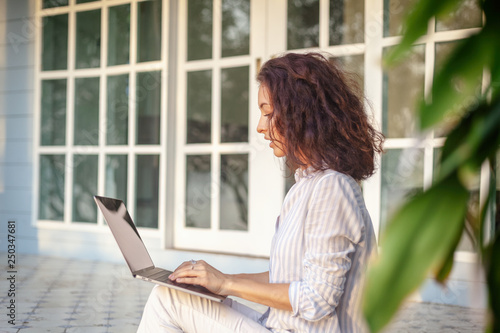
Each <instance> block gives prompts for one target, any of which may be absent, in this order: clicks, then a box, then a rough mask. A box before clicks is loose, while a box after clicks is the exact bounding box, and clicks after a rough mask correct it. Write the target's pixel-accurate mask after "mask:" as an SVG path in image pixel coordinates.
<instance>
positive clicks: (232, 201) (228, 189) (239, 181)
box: [220, 154, 248, 230]
mask: <svg viewBox="0 0 500 333" xmlns="http://www.w3.org/2000/svg"><path fill="white" fill-rule="evenodd" d="M220 229H222V230H248V155H247V154H234V155H222V156H221V175H220Z"/></svg>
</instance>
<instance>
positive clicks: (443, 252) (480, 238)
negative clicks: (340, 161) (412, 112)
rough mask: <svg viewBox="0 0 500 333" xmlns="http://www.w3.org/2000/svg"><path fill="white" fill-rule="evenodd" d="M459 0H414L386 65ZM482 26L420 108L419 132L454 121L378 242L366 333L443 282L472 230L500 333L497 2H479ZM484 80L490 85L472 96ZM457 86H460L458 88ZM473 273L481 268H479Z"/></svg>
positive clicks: (491, 325)
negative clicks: (473, 200)
mask: <svg viewBox="0 0 500 333" xmlns="http://www.w3.org/2000/svg"><path fill="white" fill-rule="evenodd" d="M462 3H463V1H462V0H439V1H435V0H419V1H417V3H416V4H415V6H414V7H413V8H412V10H411V11H410V12H409V14H408V15H407V17H406V20H405V26H404V28H403V37H402V40H401V43H400V44H399V45H398V46H397V47H396V48H394V50H392V52H391V53H389V54H388V56H387V57H386V59H385V62H386V66H391V65H393V64H395V63H397V62H398V61H400V60H401V59H403V58H404V57H405V55H407V54H408V53H409V52H410V49H411V46H412V45H413V44H414V43H415V42H416V41H417V40H418V39H419V38H420V37H421V36H423V35H425V34H426V33H427V29H428V22H429V20H430V19H431V18H433V17H436V18H440V17H443V16H445V15H446V14H448V13H450V12H451V11H454V10H455V9H456V8H458V6H460V5H461V4H462ZM479 6H480V7H481V9H482V10H483V12H484V18H485V21H484V25H483V26H482V28H481V29H480V30H479V32H478V33H476V34H473V35H471V36H469V37H468V38H466V39H464V40H462V41H461V43H460V44H459V45H458V46H457V47H456V49H455V50H454V52H453V53H452V54H451V55H450V56H449V58H448V59H447V61H446V62H445V64H444V65H443V67H442V69H441V70H440V71H439V72H438V73H436V77H435V79H434V83H433V87H432V89H431V93H430V96H428V97H427V98H426V99H425V100H423V101H421V103H420V105H419V120H420V128H421V131H422V132H424V133H425V132H426V131H428V130H430V129H432V128H435V127H436V126H438V125H439V126H442V125H443V124H445V123H447V120H448V119H450V118H453V119H458V121H457V122H456V124H455V125H454V126H453V127H452V128H451V129H450V130H449V132H448V135H447V139H446V141H445V144H444V147H443V150H442V155H441V159H440V161H439V168H438V174H437V176H436V178H435V181H434V184H433V185H432V187H430V188H429V189H428V190H426V191H425V192H423V193H420V194H417V195H416V196H414V197H413V198H411V199H410V200H409V201H408V202H406V203H405V204H404V205H403V207H402V208H401V209H400V210H399V211H398V212H397V213H396V214H395V215H394V216H393V217H392V218H391V220H390V221H389V222H388V224H387V228H386V230H385V231H384V233H383V234H382V236H381V243H380V245H381V251H380V255H379V257H378V260H377V261H376V262H375V263H373V265H372V266H371V267H370V269H369V272H368V277H367V284H366V293H365V300H364V313H365V317H366V319H367V323H368V326H369V327H370V330H371V331H372V332H378V331H380V330H381V328H382V327H383V326H384V325H386V324H387V323H388V322H389V321H390V319H391V318H392V316H393V315H394V314H395V312H396V311H397V309H398V307H399V306H400V305H401V303H402V301H403V300H404V299H405V298H406V297H407V296H408V295H409V294H410V293H411V292H413V291H415V290H416V289H417V288H418V287H419V285H420V284H421V283H422V282H423V281H424V279H425V278H426V276H428V274H429V272H432V273H433V274H434V277H435V278H436V280H438V281H440V282H444V281H445V280H446V278H447V277H448V275H449V273H450V271H451V269H452V266H453V254H454V251H455V249H456V247H457V245H458V243H459V241H460V238H461V236H462V234H463V232H464V230H465V229H466V223H469V224H470V225H469V226H468V227H472V230H474V237H475V239H476V244H477V245H478V247H479V253H480V254H481V256H482V265H483V268H484V271H485V275H486V278H487V284H488V293H489V317H488V327H487V332H500V232H499V230H490V233H491V235H492V236H491V235H490V237H488V239H486V237H485V236H486V235H487V234H486V233H487V231H486V229H487V227H486V225H488V222H487V219H492V218H493V219H494V210H495V195H496V181H495V159H496V152H497V150H498V147H499V145H500V1H498V0H481V1H480V2H479ZM483 73H485V77H486V78H487V79H486V80H485V81H488V83H487V84H486V87H483V88H484V89H482V90H481V91H480V92H478V89H477V85H478V81H479V82H481V81H482V78H483ZM457 82H458V83H459V84H457ZM485 161H488V162H489V165H490V169H491V175H492V177H491V181H490V190H489V194H488V198H487V200H485V203H484V204H483V205H482V207H481V210H480V213H479V214H476V215H477V216H475V217H474V218H473V219H472V220H471V219H470V218H468V219H466V216H467V215H470V214H468V212H467V203H468V200H469V191H468V190H467V182H468V180H470V178H471V177H474V176H477V175H478V174H479V171H480V168H481V166H482V165H483V163H484V162H485ZM478 267H479V266H478Z"/></svg>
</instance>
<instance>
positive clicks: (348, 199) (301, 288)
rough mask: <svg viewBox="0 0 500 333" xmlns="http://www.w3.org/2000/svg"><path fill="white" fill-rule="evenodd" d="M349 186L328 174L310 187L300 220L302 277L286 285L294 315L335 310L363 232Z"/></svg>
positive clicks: (309, 315)
mask: <svg viewBox="0 0 500 333" xmlns="http://www.w3.org/2000/svg"><path fill="white" fill-rule="evenodd" d="M352 186H353V185H352V184H351V183H350V182H349V181H348V180H347V179H345V178H344V177H342V176H339V175H336V174H330V175H327V176H325V177H324V178H323V179H321V180H320V181H319V182H318V184H316V188H315V189H314V191H313V193H312V195H311V198H310V202H309V206H308V212H307V215H306V219H305V221H304V242H305V254H304V259H303V263H302V264H303V279H302V280H301V281H295V282H292V283H291V284H290V288H289V297H290V302H291V305H292V308H293V314H294V316H298V317H301V318H303V319H306V320H309V321H316V320H320V319H322V318H324V317H325V316H328V315H330V314H332V313H333V312H335V308H336V306H337V305H338V303H339V301H340V299H341V297H342V295H343V293H344V284H345V281H346V277H347V275H348V273H349V270H350V268H351V257H353V253H354V251H355V250H356V245H357V244H358V243H359V242H360V239H361V238H362V235H363V233H364V224H363V218H362V214H361V211H360V208H359V205H358V203H357V198H356V194H355V193H354V189H353V187H352Z"/></svg>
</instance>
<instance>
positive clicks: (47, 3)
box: [42, 0, 68, 9]
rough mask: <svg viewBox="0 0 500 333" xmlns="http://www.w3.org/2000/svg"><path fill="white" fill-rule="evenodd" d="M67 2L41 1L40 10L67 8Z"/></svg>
mask: <svg viewBox="0 0 500 333" xmlns="http://www.w3.org/2000/svg"><path fill="white" fill-rule="evenodd" d="M67 5H68V0H43V1H42V8H43V9H45V8H54V7H62V6H67Z"/></svg>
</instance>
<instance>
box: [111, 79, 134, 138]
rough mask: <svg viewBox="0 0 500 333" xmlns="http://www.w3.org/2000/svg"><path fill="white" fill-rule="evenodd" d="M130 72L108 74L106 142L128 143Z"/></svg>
mask: <svg viewBox="0 0 500 333" xmlns="http://www.w3.org/2000/svg"><path fill="white" fill-rule="evenodd" d="M128 83H129V82H128V74H124V75H116V76H108V88H107V89H108V96H107V99H108V101H107V113H106V117H107V124H106V131H107V133H106V137H107V138H106V144H108V145H126V144H127V143H128V92H129V86H128Z"/></svg>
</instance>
